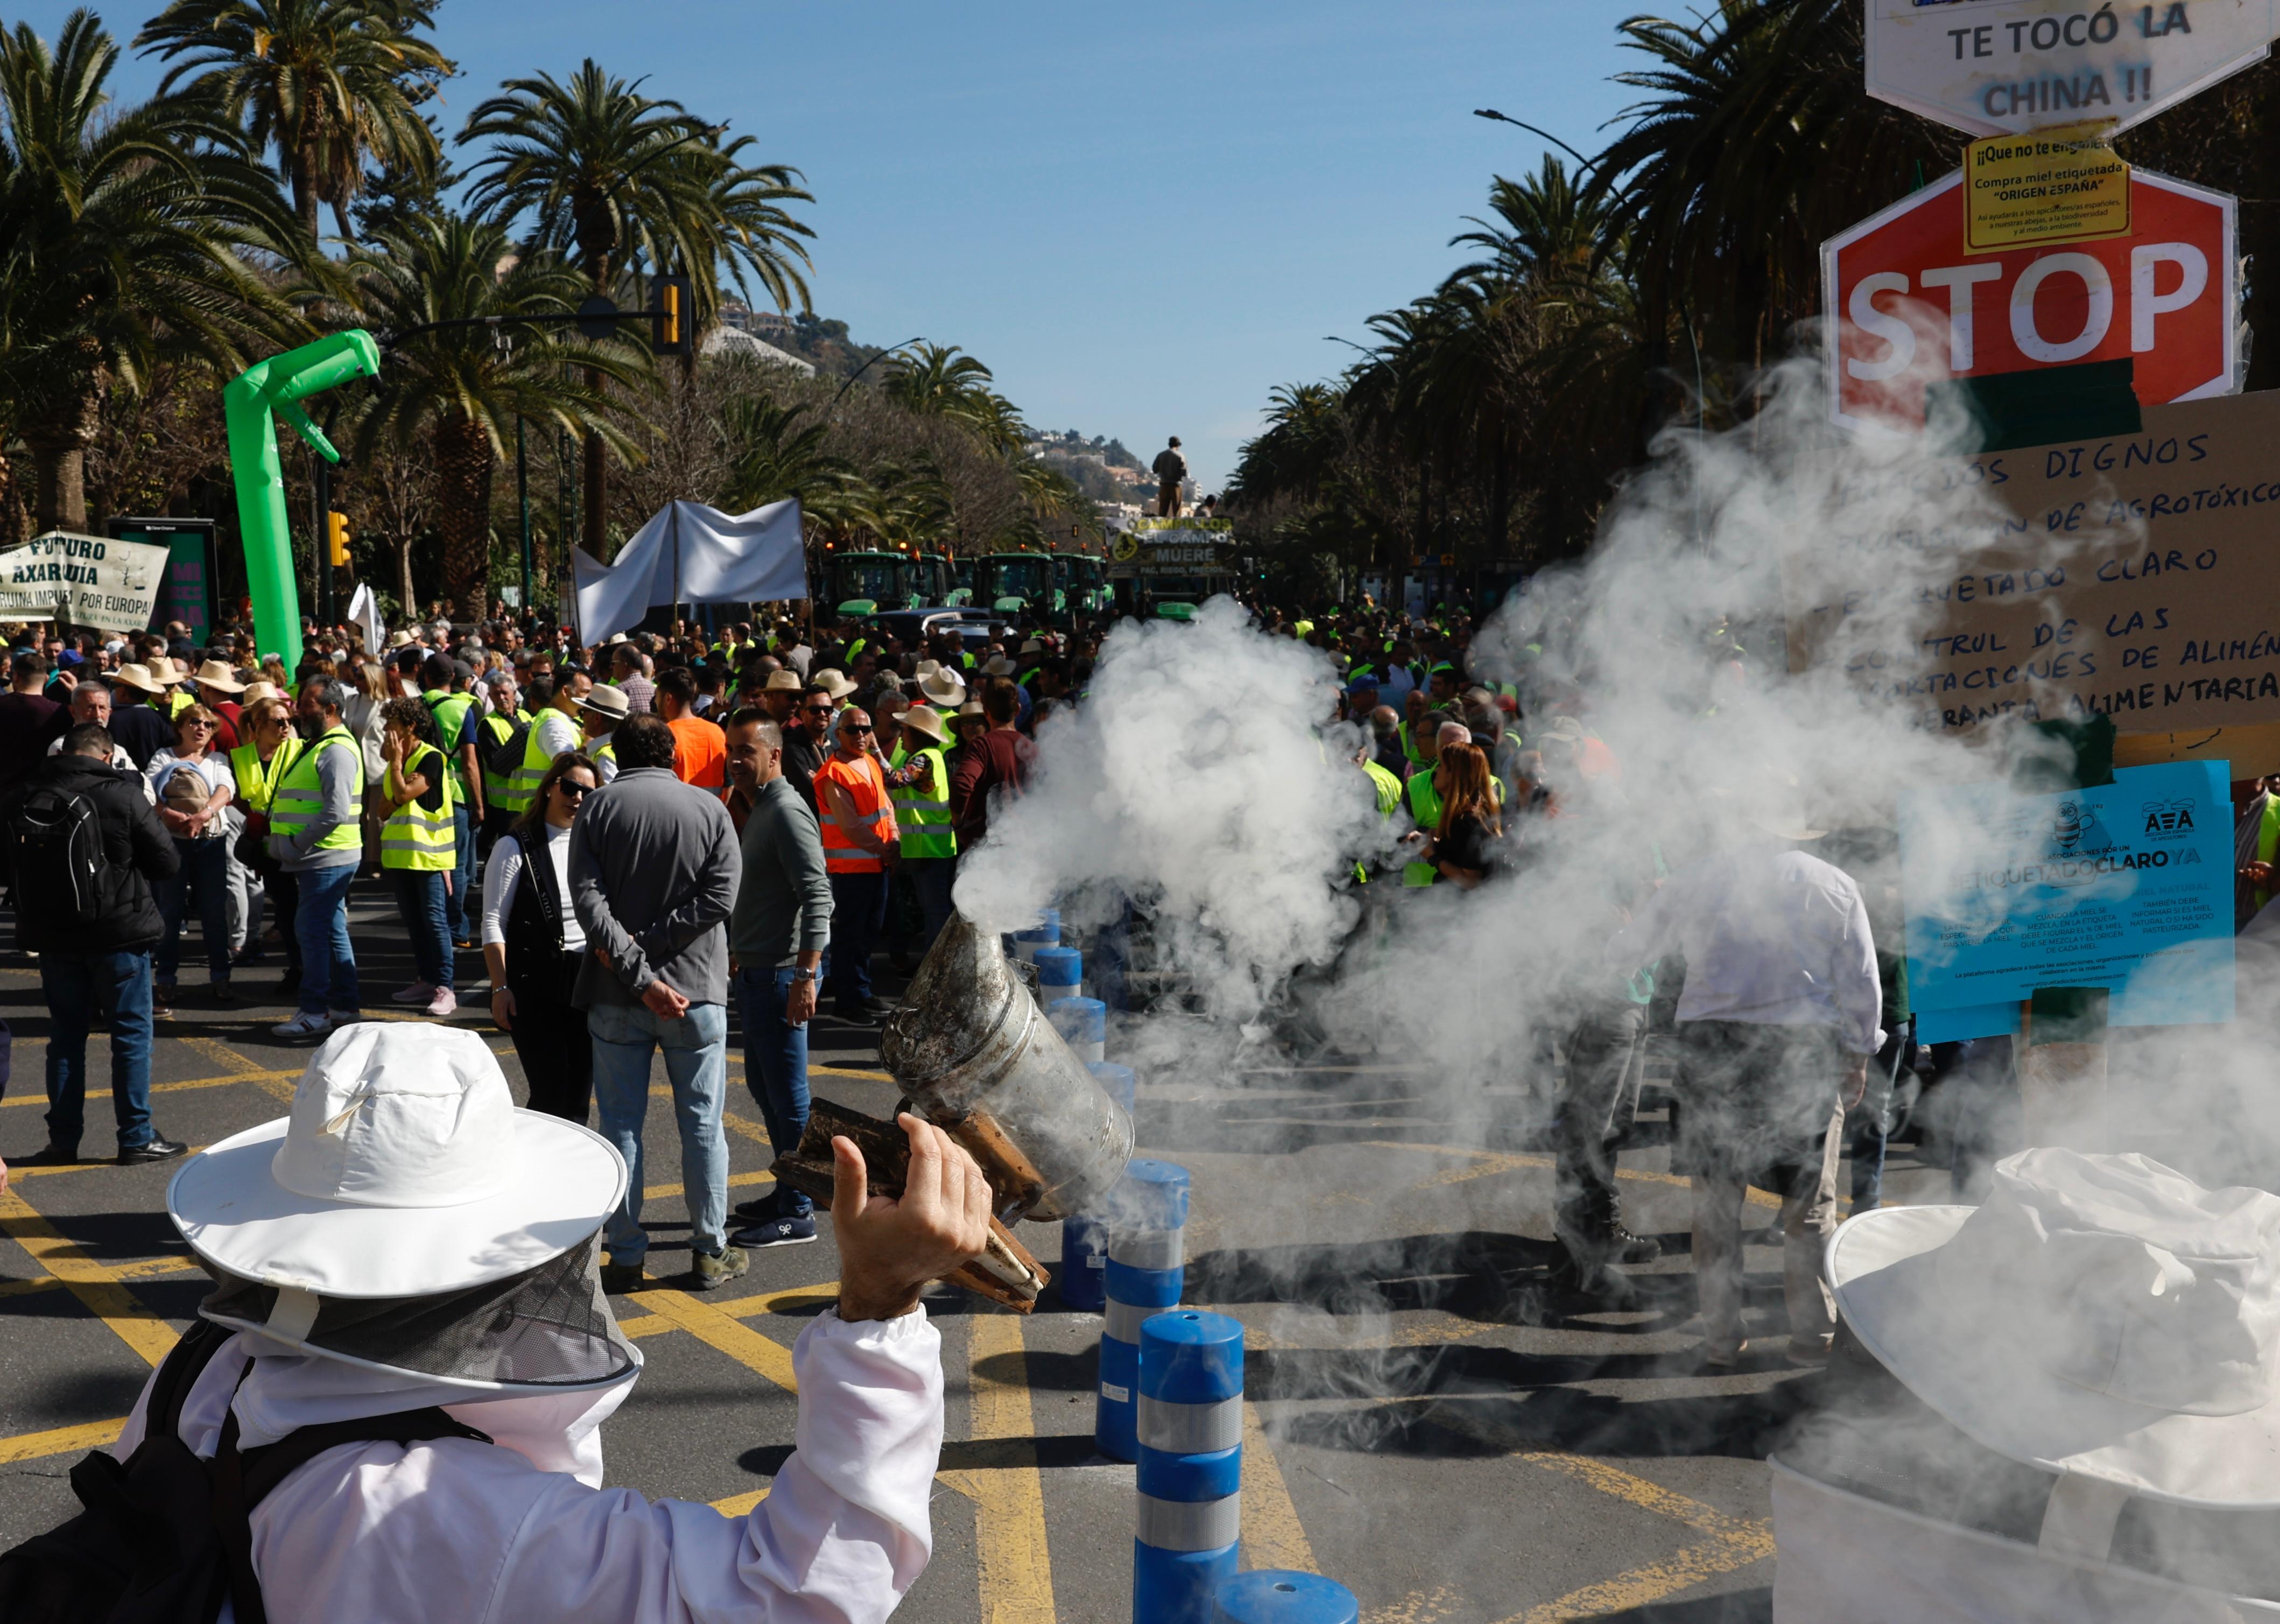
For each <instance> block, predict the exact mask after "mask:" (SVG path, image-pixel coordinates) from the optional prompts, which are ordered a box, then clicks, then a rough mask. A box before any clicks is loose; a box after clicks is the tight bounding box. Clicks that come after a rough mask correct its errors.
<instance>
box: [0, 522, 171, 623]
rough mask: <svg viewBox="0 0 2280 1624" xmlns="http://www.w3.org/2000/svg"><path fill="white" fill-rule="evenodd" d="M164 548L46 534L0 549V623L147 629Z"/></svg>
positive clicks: (56, 532)
mask: <svg viewBox="0 0 2280 1624" xmlns="http://www.w3.org/2000/svg"><path fill="white" fill-rule="evenodd" d="M165 580H166V549H165V548H164V547H152V546H149V545H146V544H145V543H141V542H120V541H114V540H112V539H111V538H110V537H108V536H102V535H78V534H77V533H75V532H73V531H70V530H50V532H48V534H47V535H42V536H39V537H36V538H35V539H34V540H33V541H32V542H31V543H29V544H28V545H27V546H23V547H12V548H10V549H9V550H7V551H5V552H0V620H61V621H66V622H68V623H69V624H71V625H73V626H87V627H94V628H95V629H96V630H97V631H105V632H139V631H141V630H143V628H144V627H147V626H149V625H150V612H151V609H152V606H153V605H154V604H156V603H157V602H158V588H159V585H160V583H161V582H163V581H165Z"/></svg>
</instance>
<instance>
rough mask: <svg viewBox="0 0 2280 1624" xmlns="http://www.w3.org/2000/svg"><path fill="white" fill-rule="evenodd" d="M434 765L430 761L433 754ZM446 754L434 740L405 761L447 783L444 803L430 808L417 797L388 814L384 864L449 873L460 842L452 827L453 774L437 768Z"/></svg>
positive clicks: (412, 768)
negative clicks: (435, 810)
mask: <svg viewBox="0 0 2280 1624" xmlns="http://www.w3.org/2000/svg"><path fill="white" fill-rule="evenodd" d="M431 757H432V758H434V762H433V765H432V766H431V765H428V761H429V758H431ZM444 759H445V758H444V755H443V751H442V750H437V749H436V748H435V746H434V745H433V744H422V745H420V747H419V748H418V749H417V750H413V751H412V758H411V759H410V760H409V761H406V762H405V763H404V771H405V772H407V773H418V774H422V775H424V776H428V777H431V778H434V779H435V780H437V781H440V782H441V783H442V784H443V808H442V810H441V811H438V812H429V811H428V809H427V808H426V807H424V806H422V805H420V803H419V801H418V800H417V799H413V800H410V801H406V802H405V803H404V804H403V805H401V806H399V807H397V809H396V810H395V811H394V812H390V813H389V814H388V821H387V822H385V823H383V824H381V826H380V866H381V867H382V868H408V869H410V870H411V871H412V873H414V874H448V873H450V872H451V868H452V867H453V858H455V857H456V856H457V854H458V840H457V838H456V836H455V835H454V834H453V831H452V827H451V824H452V819H451V807H452V804H453V797H452V794H451V774H449V773H444V772H439V771H437V770H436V769H437V768H440V767H442V766H443V765H444Z"/></svg>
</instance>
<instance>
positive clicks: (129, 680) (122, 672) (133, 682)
mask: <svg viewBox="0 0 2280 1624" xmlns="http://www.w3.org/2000/svg"><path fill="white" fill-rule="evenodd" d="M111 680H112V682H113V683H124V684H125V685H126V686H127V687H128V688H132V689H137V690H139V691H141V692H143V693H145V694H163V693H165V692H166V690H167V689H170V688H172V687H173V686H174V678H173V675H172V674H169V675H166V676H164V677H157V676H154V675H153V674H152V673H151V670H150V666H145V665H143V663H142V662H141V661H139V660H136V661H133V662H130V663H129V664H127V665H124V666H120V667H119V669H118V670H116V671H114V672H112V673H111Z"/></svg>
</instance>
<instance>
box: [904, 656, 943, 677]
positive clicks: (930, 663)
mask: <svg viewBox="0 0 2280 1624" xmlns="http://www.w3.org/2000/svg"><path fill="white" fill-rule="evenodd" d="M941 669H942V662H941V661H940V660H938V659H922V660H920V662H919V663H918V664H917V665H916V666H913V667H912V668H911V674H912V675H913V676H914V677H916V678H918V680H919V681H921V682H923V681H926V680H927V679H928V677H930V676H932V675H934V673H936V672H937V671H940V670H941Z"/></svg>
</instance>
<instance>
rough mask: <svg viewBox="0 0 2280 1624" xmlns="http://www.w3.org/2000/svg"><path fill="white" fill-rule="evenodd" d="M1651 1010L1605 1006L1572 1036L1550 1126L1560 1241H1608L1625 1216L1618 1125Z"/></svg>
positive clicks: (1588, 1016) (1589, 1015) (1582, 1022)
mask: <svg viewBox="0 0 2280 1624" xmlns="http://www.w3.org/2000/svg"><path fill="white" fill-rule="evenodd" d="M1646 1015H1647V1006H1646V1005H1645V1004H1631V1003H1628V1002H1626V1003H1616V1002H1614V1001H1613V1000H1609V1001H1608V1002H1607V1003H1606V1004H1600V1005H1598V1007H1596V1008H1594V1009H1592V1010H1591V1011H1590V1012H1587V1013H1586V1014H1585V1015H1584V1016H1583V1019H1582V1020H1578V1021H1577V1022H1576V1023H1575V1030H1573V1031H1572V1032H1570V1033H1569V1034H1568V1066H1567V1074H1566V1076H1565V1077H1563V1078H1562V1079H1561V1086H1560V1106H1559V1112H1558V1115H1557V1116H1556V1118H1555V1119H1554V1122H1553V1128H1552V1134H1553V1144H1554V1149H1555V1152H1556V1160H1557V1166H1558V1171H1557V1172H1556V1173H1555V1174H1554V1175H1553V1176H1554V1179H1555V1181H1556V1183H1555V1189H1556V1191H1557V1194H1556V1197H1555V1199H1556V1202H1557V1208H1556V1212H1557V1218H1558V1225H1559V1228H1560V1231H1561V1234H1562V1238H1563V1239H1564V1238H1566V1235H1568V1233H1569V1232H1571V1231H1572V1232H1573V1233H1574V1234H1575V1235H1576V1236H1577V1237H1578V1238H1579V1239H1583V1240H1586V1241H1600V1240H1604V1239H1605V1238H1606V1235H1607V1234H1608V1232H1609V1231H1610V1230H1612V1229H1613V1228H1614V1225H1615V1220H1616V1219H1617V1218H1618V1217H1619V1216H1620V1214H1621V1207H1620V1205H1618V1202H1617V1199H1616V1195H1615V1157H1614V1149H1613V1147H1614V1144H1615V1143H1616V1142H1617V1141H1618V1140H1620V1139H1621V1136H1622V1135H1621V1128H1623V1127H1625V1126H1627V1124H1624V1123H1618V1122H1616V1121H1615V1120H1614V1118H1615V1115H1616V1112H1617V1111H1618V1109H1619V1107H1620V1106H1621V1105H1622V1104H1624V1103H1626V1102H1627V1101H1628V1100H1629V1098H1630V1097H1631V1096H1630V1090H1629V1089H1628V1088H1627V1087H1626V1084H1627V1083H1628V1082H1629V1078H1630V1072H1631V1067H1632V1066H1633V1065H1634V1064H1635V1063H1636V1061H1637V1056H1638V1047H1639V1040H1640V1039H1642V1038H1643V1037H1645V1035H1646Z"/></svg>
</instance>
